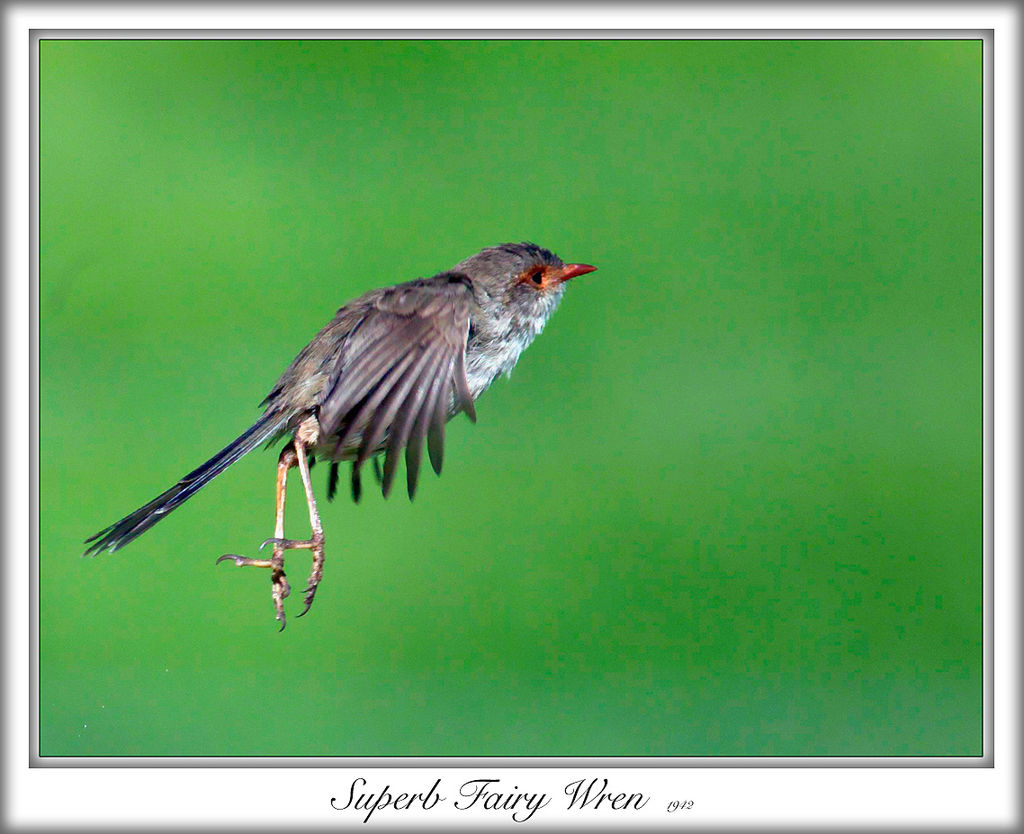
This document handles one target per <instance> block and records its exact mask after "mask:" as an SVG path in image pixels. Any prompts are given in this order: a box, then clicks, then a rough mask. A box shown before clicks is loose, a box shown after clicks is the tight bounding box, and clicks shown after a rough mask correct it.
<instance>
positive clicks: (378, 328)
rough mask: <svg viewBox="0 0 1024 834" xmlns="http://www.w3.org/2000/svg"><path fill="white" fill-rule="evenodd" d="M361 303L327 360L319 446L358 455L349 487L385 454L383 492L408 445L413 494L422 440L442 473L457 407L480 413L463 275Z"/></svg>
mask: <svg viewBox="0 0 1024 834" xmlns="http://www.w3.org/2000/svg"><path fill="white" fill-rule="evenodd" d="M358 303H359V304H361V305H362V306H361V307H360V310H359V313H358V315H360V316H361V318H360V319H359V323H358V324H357V325H356V326H355V327H354V328H353V329H352V330H351V332H350V335H349V337H348V339H347V340H346V342H345V344H344V347H343V348H342V349H341V350H340V351H339V352H338V355H337V356H336V357H335V358H334V360H333V361H334V363H335V364H334V367H333V368H332V369H331V372H330V379H329V383H328V384H327V385H326V387H325V390H326V393H325V395H324V397H323V399H322V401H321V403H320V407H319V412H318V415H317V416H318V419H319V423H320V432H321V438H322V439H321V441H320V445H321V453H322V454H327V455H328V456H329V457H331V458H332V459H333V460H342V459H352V458H354V462H353V467H354V472H353V485H354V486H355V484H356V483H358V477H357V473H358V471H359V468H360V467H361V466H362V464H363V463H364V462H365V461H366V460H367V459H368V458H370V457H372V456H374V455H377V454H379V453H380V452H382V451H383V452H386V458H385V462H384V475H383V478H382V483H381V486H382V491H383V493H384V495H385V496H387V494H388V493H389V492H390V490H391V486H392V483H393V481H394V477H395V470H396V468H397V464H398V458H399V456H400V455H401V453H402V451H403V449H404V450H405V461H406V476H407V482H408V483H407V485H408V490H409V496H410V498H411V497H412V496H413V494H414V493H415V491H416V483H417V479H418V474H419V464H420V459H421V455H422V448H423V442H424V440H426V441H427V446H428V451H429V453H430V461H431V464H432V466H433V468H434V470H435V471H436V472H437V473H438V474H440V471H441V463H442V461H443V446H444V424H445V423H446V422H447V420H448V419H450V417H451V416H452V415H454V414H456V413H457V412H459V411H465V412H466V414H467V416H468V417H469V418H470V419H471V420H473V421H475V420H476V414H475V410H474V408H473V397H472V394H471V392H470V389H469V382H468V380H467V378H466V358H465V354H466V340H467V338H468V332H469V318H470V313H471V310H472V306H473V303H474V302H473V296H472V290H471V289H470V288H469V286H468V284H467V283H466V281H465V280H464V279H463V278H462V277H461V276H458V275H453V274H443V275H439V276H435V277H434V278H431V279H427V280H420V281H412V282H410V283H408V284H400V285H398V286H396V287H392V288H390V289H388V290H384V291H382V292H376V293H373V294H371V295H368V296H365V297H364V298H363V299H361V300H360V302H358ZM355 314H356V313H355V312H350V313H349V315H355Z"/></svg>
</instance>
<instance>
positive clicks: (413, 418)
mask: <svg viewBox="0 0 1024 834" xmlns="http://www.w3.org/2000/svg"><path fill="white" fill-rule="evenodd" d="M596 268H597V267H594V266H591V265H589V264H583V263H565V262H563V261H562V260H561V258H559V257H558V256H557V255H555V254H554V253H553V252H551V251H550V250H548V249H544V248H543V247H541V246H538V245H536V244H534V243H529V242H523V243H504V244H499V245H497V246H489V247H487V248H485V249H483V250H481V251H480V252H477V253H476V254H475V255H471V256H470V257H467V258H465V259H464V260H462V261H460V262H459V263H458V264H456V265H455V266H454V267H452V268H451V269H450V270H447V271H444V272H440V273H438V274H436V275H434V276H433V277H431V278H417V279H415V280H413V281H407V282H405V283H400V284H396V285H393V286H388V287H383V288H381V289H375V290H371V291H370V292H367V293H366V294H365V295H362V296H360V297H359V298H357V299H355V300H353V301H350V302H349V303H347V304H345V305H344V306H343V307H341V308H340V309H338V311H337V313H336V314H335V316H334V318H333V319H331V321H330V322H329V323H328V324H327V325H326V326H325V327H323V328H322V329H321V330H320V331H319V332H318V333H317V334H316V336H314V337H313V339H312V340H311V341H310V342H309V344H307V345H306V346H305V347H304V348H303V349H302V350H301V351H300V352H299V354H298V355H297V356H296V357H295V359H294V360H293V361H292V363H291V364H290V365H289V366H288V367H287V368H286V369H285V371H284V373H283V374H281V377H280V378H279V379H278V380H277V382H276V383H275V385H274V386H273V388H271V390H270V393H268V394H267V396H266V397H265V398H264V400H263V402H261V403H260V406H261V407H262V408H263V414H262V416H261V417H260V418H259V419H258V420H256V422H255V423H254V424H253V425H252V426H250V427H249V428H248V429H246V430H245V431H244V432H242V434H241V435H239V436H238V437H237V438H236V439H235V440H233V441H232V442H231V443H229V444H228V445H227V446H225V447H224V448H223V449H221V450H220V451H219V452H217V454H215V455H214V456H213V457H211V458H210V459H209V460H208V461H206V462H205V463H203V464H202V465H200V466H199V467H197V468H196V469H194V470H192V471H191V472H189V473H188V474H187V475H185V476H184V477H182V478H181V479H180V480H179V481H178V482H177V483H176V484H174V486H172V487H171V488H170V489H168V490H166V491H164V492H162V493H161V494H160V495H158V496H157V497H156V498H154V499H153V500H152V501H150V502H148V503H147V504H144V505H143V506H141V507H139V508H138V509H137V510H135V511H134V512H132V513H129V514H128V515H126V516H125V517H124V518H122V519H120V520H119V521H116V522H114V523H113V524H111V525H110V526H108V527H104V528H103V529H102V530H100V531H99V532H98V533H96V534H95V535H93V536H90V537H89V538H88V539H86V541H85V544H87V545H88V548H87V549H86V550H85V553H84V555H86V556H95V555H97V554H99V553H102V552H111V553H112V552H114V551H116V550H118V549H120V548H122V547H124V546H125V545H126V544H128V543H129V542H131V541H133V540H134V539H136V538H137V537H138V536H140V535H142V533H144V532H146V531H147V530H149V529H150V528H151V527H152V526H153V525H155V524H156V523H157V522H159V521H160V520H162V519H163V518H165V517H166V516H167V515H168V514H170V513H171V512H172V511H173V510H175V509H177V508H178V507H180V506H181V505H182V504H183V503H184V502H185V501H187V500H188V499H189V498H191V497H192V496H193V495H195V494H196V493H197V492H198V491H199V490H200V489H202V488H203V487H204V486H205V485H206V484H208V483H209V482H210V481H212V480H213V479H214V478H215V477H216V476H217V475H219V474H220V473H221V472H223V471H224V470H225V469H227V468H228V467H229V466H230V465H231V464H233V463H235V462H236V461H238V460H239V459H240V458H242V456H244V455H246V454H248V453H249V452H251V451H253V450H254V449H256V448H257V447H258V446H261V445H266V446H267V447H269V446H272V445H274V444H276V443H277V442H278V441H280V440H281V439H286V443H285V444H284V446H283V448H282V450H281V452H280V455H279V457H278V462H277V488H276V511H275V523H274V535H273V536H272V537H270V538H268V539H266V540H265V541H264V542H263V543H262V544H261V545H260V548H259V552H260V553H262V552H263V550H264V548H266V547H267V546H268V545H270V546H271V548H272V550H271V553H272V555H271V557H270V558H269V559H267V558H250V557H245V556H240V555H238V554H233V553H228V554H224V555H223V556H221V557H220V558H218V559H217V564H220V563H221V562H233V563H234V564H235V565H236V566H239V567H258V568H266V569H269V570H270V576H271V597H272V601H273V605H274V616H275V619H276V620H277V622H278V623H280V629H279V630H282V631H283V630H284V627H285V625H286V618H285V609H284V601H285V599H286V598H287V597H288V596H289V594H290V593H291V587H290V585H289V583H288V580H287V578H286V574H285V558H284V557H285V552H286V551H289V550H309V551H311V553H312V570H311V573H310V576H309V580H308V582H307V584H306V588H305V591H304V603H305V608H304V609H303V610H302V612H301V613H300V614H299V616H300V617H301V616H303V615H304V614H306V613H307V612H308V611H309V610H310V607H311V606H312V605H313V600H314V598H315V597H316V592H317V588H318V587H319V585H320V581H321V579H322V577H323V568H324V533H323V527H322V524H321V520H320V514H319V510H318V508H317V503H316V498H315V496H314V492H313V486H312V483H311V480H310V469H311V467H312V465H313V464H314V463H315V462H316V461H317V460H321V461H327V462H329V463H330V470H329V474H328V499H329V500H330V499H331V498H333V496H334V492H335V489H336V487H337V481H338V467H339V465H340V463H341V462H345V461H350V462H351V485H352V495H353V498H354V499H355V500H356V501H358V500H359V497H360V494H361V491H362V486H361V477H360V472H361V469H362V466H363V465H364V464H365V463H366V462H367V461H368V460H372V461H373V464H374V468H375V471H376V472H377V473H378V478H379V482H380V487H381V491H382V493H383V495H384V497H385V498H387V497H388V495H389V493H390V492H391V488H392V486H393V484H394V480H395V475H396V469H397V466H398V463H399V459H400V457H402V456H403V455H404V458H405V474H406V489H407V492H408V495H409V499H410V500H411V499H412V498H413V496H414V495H415V493H416V488H417V483H418V478H419V470H420V461H421V457H422V453H423V447H424V444H425V445H426V447H427V454H428V457H429V459H430V463H431V466H432V468H433V469H434V471H435V473H436V474H438V475H440V474H441V468H442V461H443V451H444V428H445V424H446V423H447V422H448V421H449V420H450V419H452V418H453V417H455V416H456V415H457V414H458V413H460V412H463V413H465V414H466V416H467V417H468V418H469V419H470V420H471V421H472V422H474V423H475V422H476V409H475V405H474V404H475V402H476V400H477V398H478V397H479V396H480V395H481V394H482V393H483V392H484V391H485V390H487V388H488V387H490V385H491V383H492V382H493V381H494V380H495V379H497V378H498V377H499V376H501V375H502V374H505V375H508V374H510V373H511V372H512V369H513V367H514V366H515V364H516V362H517V361H518V359H519V357H520V355H521V354H522V352H523V351H524V350H525V349H526V348H527V347H528V346H529V345H530V343H531V342H533V340H534V339H535V338H536V337H537V335H538V334H540V332H541V331H542V330H543V328H544V326H545V324H546V323H547V321H548V319H549V318H550V317H551V315H552V313H554V312H555V309H556V308H557V307H558V305H559V302H560V301H561V299H562V295H563V293H564V292H565V288H566V283H567V282H568V281H569V280H571V279H572V278H575V277H577V276H580V275H585V274H587V273H590V272H593V271H595V270H596ZM381 457H383V458H384V464H383V467H382V468H381V467H380V458H381ZM295 467H297V468H298V470H299V474H300V476H301V478H302V484H303V488H304V490H305V497H306V505H307V508H308V510H309V522H310V529H311V533H310V537H309V538H308V539H291V538H286V537H285V532H284V518H285V493H286V487H287V481H288V473H289V472H290V470H291V469H292V468H295Z"/></svg>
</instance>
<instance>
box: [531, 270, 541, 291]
mask: <svg viewBox="0 0 1024 834" xmlns="http://www.w3.org/2000/svg"><path fill="white" fill-rule="evenodd" d="M530 281H531V282H532V283H533V284H534V286H537V287H539V286H540V285H541V284H543V283H544V272H543V271H542V270H539V269H538V270H537V271H536V272H534V273H533V275H531V276H530Z"/></svg>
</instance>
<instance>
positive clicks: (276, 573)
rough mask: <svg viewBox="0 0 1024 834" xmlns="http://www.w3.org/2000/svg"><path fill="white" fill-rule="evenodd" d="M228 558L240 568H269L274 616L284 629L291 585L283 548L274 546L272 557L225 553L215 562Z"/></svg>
mask: <svg viewBox="0 0 1024 834" xmlns="http://www.w3.org/2000/svg"><path fill="white" fill-rule="evenodd" d="M261 550H262V548H261ZM229 560H230V561H232V562H234V563H235V564H236V565H237V566H238V567H240V568H241V567H251V568H270V570H271V574H270V584H271V591H270V593H271V597H272V598H273V600H274V618H275V619H276V620H277V621H278V622H279V623H280V624H281V629H280V630H281V631H284V627H285V622H286V621H285V616H284V601H285V599H287V598H288V595H289V594H290V593H291V592H292V588H291V585H289V584H288V580H287V579H286V578H285V573H284V548H281V549H278V548H277V547H275V548H274V557H273V558H272V559H250V558H248V557H246V556H238V555H236V554H234V553H225V554H224V555H223V556H221V557H220V558H219V559H218V560H217V564H218V565H219V564H220V563H221V562H226V561H229ZM303 613H305V612H303Z"/></svg>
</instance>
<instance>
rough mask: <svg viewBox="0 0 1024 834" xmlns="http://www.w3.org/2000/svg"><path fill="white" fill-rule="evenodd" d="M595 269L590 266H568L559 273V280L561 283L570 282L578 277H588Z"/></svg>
mask: <svg viewBox="0 0 1024 834" xmlns="http://www.w3.org/2000/svg"><path fill="white" fill-rule="evenodd" d="M595 269H597V267H596V266H591V265H590V264H566V265H565V266H563V267H562V268H561V269H560V270H559V271H558V279H559V280H560V281H568V280H569V279H570V278H575V277H576V276H577V275H586V274H587V273H588V272H593V271H594V270H595Z"/></svg>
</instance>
